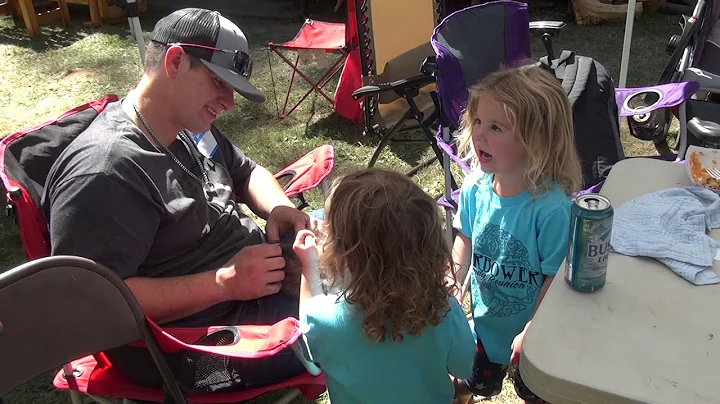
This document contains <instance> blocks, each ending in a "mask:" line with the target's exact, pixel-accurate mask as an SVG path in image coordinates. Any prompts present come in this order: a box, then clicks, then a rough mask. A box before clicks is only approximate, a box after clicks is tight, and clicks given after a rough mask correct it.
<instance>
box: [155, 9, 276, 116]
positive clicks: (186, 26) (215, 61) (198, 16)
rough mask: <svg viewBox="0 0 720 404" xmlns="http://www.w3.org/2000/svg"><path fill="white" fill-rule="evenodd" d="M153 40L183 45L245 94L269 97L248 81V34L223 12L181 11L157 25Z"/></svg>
mask: <svg viewBox="0 0 720 404" xmlns="http://www.w3.org/2000/svg"><path fill="white" fill-rule="evenodd" d="M151 40H152V41H153V42H157V43H160V44H163V45H179V46H182V48H183V49H184V50H185V52H186V53H188V54H189V55H192V56H195V57H196V58H198V59H200V62H202V63H203V64H204V65H205V66H206V67H207V68H208V69H210V71H212V72H213V73H215V74H216V75H217V76H218V77H220V78H221V79H223V80H224V81H225V82H226V83H228V84H230V85H231V86H233V88H235V91H237V92H238V93H239V94H240V95H242V96H243V97H245V98H247V99H248V100H250V101H253V102H258V103H259V102H264V101H265V96H264V95H263V94H262V93H261V92H260V91H258V89H256V88H255V87H253V85H252V84H250V82H249V81H248V80H249V79H250V75H251V74H252V59H251V58H250V52H249V48H248V43H247V38H245V34H243V32H242V31H241V30H240V28H238V27H237V25H235V24H233V22H232V21H230V20H228V19H227V18H225V17H223V16H222V15H220V13H219V12H217V11H211V10H205V9H201V8H184V9H181V10H177V11H175V12H173V13H172V14H170V15H168V16H166V17H163V18H162V19H161V20H160V21H158V22H157V24H155V29H154V30H153V32H152V37H151Z"/></svg>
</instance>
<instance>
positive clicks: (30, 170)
mask: <svg viewBox="0 0 720 404" xmlns="http://www.w3.org/2000/svg"><path fill="white" fill-rule="evenodd" d="M117 100H118V98H117V96H115V95H113V94H111V95H107V96H105V97H104V98H103V99H101V100H96V101H91V102H88V103H86V104H83V105H79V106H77V107H75V108H72V109H70V110H68V111H66V112H64V113H63V114H61V115H60V116H58V117H57V118H55V119H51V120H49V121H47V122H44V123H41V124H39V125H37V126H34V127H32V128H29V129H25V130H21V131H18V132H15V133H13V134H11V135H9V136H7V137H5V138H4V139H2V140H0V179H2V182H3V185H4V186H5V191H6V196H7V201H8V204H7V206H6V212H7V214H8V216H10V218H11V219H12V220H13V221H14V222H15V223H17V225H18V226H19V227H20V236H21V238H22V243H23V248H24V250H25V256H26V257H27V259H29V260H32V259H37V258H42V257H46V256H48V255H49V254H50V240H49V239H50V236H49V233H48V229H47V223H46V222H45V217H44V215H43V213H42V210H41V203H40V198H41V197H42V194H43V188H44V186H45V179H46V177H47V174H48V172H49V171H50V167H51V166H52V164H53V162H54V161H55V160H56V159H57V157H58V156H59V155H60V153H61V152H62V150H63V149H64V148H65V146H67V144H69V142H70V141H72V139H74V138H75V137H76V136H77V135H79V134H80V133H81V132H82V131H83V130H84V129H85V128H87V127H88V126H89V125H90V122H92V120H93V119H95V117H96V116H97V115H98V114H99V113H100V112H102V110H103V109H105V107H106V106H107V104H108V103H110V102H114V101H117ZM214 130H216V129H214ZM334 162H335V154H334V149H333V147H332V146H330V145H323V146H320V147H318V148H316V149H314V150H312V151H311V152H309V153H308V154H306V155H305V156H303V157H301V158H300V159H299V160H297V161H295V162H294V163H292V164H290V165H289V166H287V167H285V168H284V169H282V170H281V171H279V172H278V173H276V174H275V178H277V179H278V181H282V182H285V181H287V182H286V183H285V185H284V186H283V189H284V190H285V194H286V195H287V196H289V197H296V198H298V199H299V200H300V206H299V208H300V209H304V208H305V207H307V206H308V204H307V202H306V201H305V197H304V193H305V192H307V191H309V190H311V189H314V188H316V187H318V186H320V188H321V190H323V191H325V190H326V189H327V187H326V186H325V183H326V182H327V180H328V176H329V175H330V174H331V173H332V170H333V166H334Z"/></svg>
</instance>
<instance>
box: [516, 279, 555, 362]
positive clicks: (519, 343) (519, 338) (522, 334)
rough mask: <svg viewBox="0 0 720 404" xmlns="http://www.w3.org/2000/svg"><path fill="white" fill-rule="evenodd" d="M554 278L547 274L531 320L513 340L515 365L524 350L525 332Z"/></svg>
mask: <svg viewBox="0 0 720 404" xmlns="http://www.w3.org/2000/svg"><path fill="white" fill-rule="evenodd" d="M554 278H555V277H554V276H550V275H546V276H545V280H544V281H543V284H542V287H541V288H540V293H538V298H537V301H536V302H535V308H534V309H533V312H532V314H531V315H530V320H528V322H527V324H525V328H523V330H522V332H520V334H518V335H517V336H516V337H515V339H513V342H512V344H511V345H510V349H512V353H511V354H510V363H511V364H513V365H517V364H518V363H519V362H520V351H521V350H522V343H523V339H525V333H526V332H527V330H528V328H530V323H531V322H532V319H533V317H535V313H537V309H538V307H540V302H542V299H543V298H544V297H545V293H547V291H548V289H549V288H550V284H552V281H553V279H554Z"/></svg>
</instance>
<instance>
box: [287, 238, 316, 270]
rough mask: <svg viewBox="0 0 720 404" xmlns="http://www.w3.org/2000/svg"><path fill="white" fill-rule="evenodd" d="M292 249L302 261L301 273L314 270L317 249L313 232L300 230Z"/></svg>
mask: <svg viewBox="0 0 720 404" xmlns="http://www.w3.org/2000/svg"><path fill="white" fill-rule="evenodd" d="M293 251H294V252H295V255H297V257H298V259H299V260H300V262H301V263H302V267H303V273H307V270H314V269H315V268H317V265H318V250H317V244H316V242H315V234H314V233H313V232H312V231H310V230H300V231H299V232H298V234H297V236H296V237H295V243H294V244H293Z"/></svg>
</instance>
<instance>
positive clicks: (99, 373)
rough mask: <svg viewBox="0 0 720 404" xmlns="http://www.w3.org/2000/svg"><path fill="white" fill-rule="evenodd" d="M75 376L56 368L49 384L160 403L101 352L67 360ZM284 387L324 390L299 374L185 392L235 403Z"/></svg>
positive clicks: (313, 392)
mask: <svg viewBox="0 0 720 404" xmlns="http://www.w3.org/2000/svg"><path fill="white" fill-rule="evenodd" d="M71 366H72V368H73V369H74V371H75V372H76V374H77V376H76V377H75V378H73V379H71V381H70V383H68V380H67V379H65V377H64V376H63V371H62V370H60V371H59V372H58V373H57V374H56V375H55V378H54V379H53V385H54V386H55V388H57V389H60V390H75V391H79V392H81V393H84V394H90V395H93V396H104V397H123V398H127V399H130V400H147V401H154V402H160V403H161V402H163V397H164V395H163V391H162V390H161V389H153V388H150V387H145V386H140V385H137V384H134V383H132V382H130V381H128V380H127V378H125V377H124V376H123V375H122V374H120V373H119V372H117V371H116V370H115V369H114V368H113V367H112V366H111V365H110V364H109V363H108V362H107V360H106V359H105V357H104V356H103V355H102V354H98V355H96V356H86V357H84V358H80V359H78V360H75V361H73V362H71ZM286 387H297V388H298V389H299V390H300V392H301V393H302V395H303V396H305V398H307V399H308V400H314V399H316V398H317V397H319V396H320V395H321V394H322V393H323V392H325V378H324V377H323V376H322V375H320V376H312V375H310V374H309V373H303V374H300V375H298V376H295V377H293V378H291V379H288V380H286V381H284V382H282V383H277V384H273V385H270V386H264V387H259V388H256V389H252V390H246V391H240V392H231V393H210V394H194V395H189V394H186V395H185V396H186V399H187V402H188V403H237V402H241V401H244V400H251V399H253V398H256V397H258V396H260V395H262V394H265V393H267V392H270V391H274V390H279V389H282V388H286Z"/></svg>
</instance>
